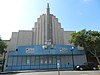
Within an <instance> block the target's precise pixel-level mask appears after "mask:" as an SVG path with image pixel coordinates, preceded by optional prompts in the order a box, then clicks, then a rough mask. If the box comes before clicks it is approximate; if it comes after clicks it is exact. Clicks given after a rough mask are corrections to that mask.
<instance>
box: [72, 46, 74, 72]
mask: <svg viewBox="0 0 100 75" xmlns="http://www.w3.org/2000/svg"><path fill="white" fill-rule="evenodd" d="M73 50H74V47H72V48H71V52H72V62H73V70H74V56H73Z"/></svg>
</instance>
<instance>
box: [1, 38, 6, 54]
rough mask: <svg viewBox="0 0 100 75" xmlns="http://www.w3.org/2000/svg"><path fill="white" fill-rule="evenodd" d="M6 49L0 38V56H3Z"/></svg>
mask: <svg viewBox="0 0 100 75" xmlns="http://www.w3.org/2000/svg"><path fill="white" fill-rule="evenodd" d="M6 48H7V44H6V43H5V42H4V41H3V40H2V39H1V38H0V54H3V52H4V50H5V49H6Z"/></svg>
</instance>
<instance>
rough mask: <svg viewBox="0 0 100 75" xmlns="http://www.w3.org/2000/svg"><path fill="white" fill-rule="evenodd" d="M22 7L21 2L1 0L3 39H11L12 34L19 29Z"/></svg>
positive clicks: (0, 17)
mask: <svg viewBox="0 0 100 75" xmlns="http://www.w3.org/2000/svg"><path fill="white" fill-rule="evenodd" d="M20 7H21V1H20V0H0V35H1V37H2V39H9V38H10V37H11V33H12V32H13V31H17V30H18V29H19V26H18V25H19V21H20V20H19V16H20V15H21V8H20Z"/></svg>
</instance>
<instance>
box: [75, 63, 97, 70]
mask: <svg viewBox="0 0 100 75" xmlns="http://www.w3.org/2000/svg"><path fill="white" fill-rule="evenodd" d="M75 69H76V70H96V69H98V66H97V65H96V64H95V63H93V62H88V63H84V64H83V65H77V66H75Z"/></svg>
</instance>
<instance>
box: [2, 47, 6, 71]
mask: <svg viewBox="0 0 100 75" xmlns="http://www.w3.org/2000/svg"><path fill="white" fill-rule="evenodd" d="M3 53H4V55H3V63H2V70H1V71H2V72H3V71H4V64H5V54H6V53H7V51H5V49H4V52H3Z"/></svg>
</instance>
